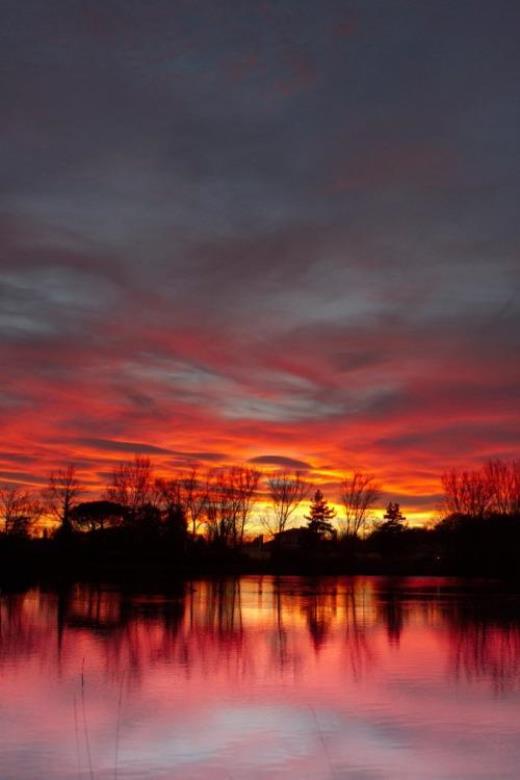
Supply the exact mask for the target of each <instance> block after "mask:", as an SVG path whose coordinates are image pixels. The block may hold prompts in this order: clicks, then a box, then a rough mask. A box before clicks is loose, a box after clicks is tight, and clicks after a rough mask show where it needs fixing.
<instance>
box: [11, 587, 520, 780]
mask: <svg viewBox="0 0 520 780" xmlns="http://www.w3.org/2000/svg"><path fill="white" fill-rule="evenodd" d="M0 621H1V622H0V778H1V780H54V779H56V780H63V779H64V778H66V779H67V780H74V779H75V778H87V779H88V780H93V779H94V778H95V779H97V780H106V779H107V778H111V779H112V778H114V779H115V780H126V779H128V780H130V778H131V779H132V780H141V779H143V780H144V778H146V779H147V780H163V779H166V778H168V779H172V780H173V778H175V780H177V779H178V780H213V778H214V779H215V780H224V778H226V779H229V778H235V779H236V778H244V780H245V779H246V778H247V780H273V779H276V778H291V780H292V778H298V780H303V778H309V780H321V779H322V778H323V779H325V778H335V779H337V780H339V778H352V779H353V780H354V779H355V780H380V779H382V778H384V780H388V779H393V778H395V779H396V780H406V779H407V778H410V780H418V779H420V778H429V779H431V780H444V779H445V778H450V780H465V778H483V779H484V778H485V780H505V779H506V778H511V780H512V779H513V778H515V780H516V778H518V777H519V776H520V598H519V597H518V596H515V595H508V594H505V593H500V591H499V590H497V586H496V585H495V586H492V585H491V584H489V583H470V582H465V581H462V580H453V579H444V578H443V579H432V578H421V579H413V578H400V579H392V578H375V577H366V578H363V577H357V578H347V577H330V578H327V577H320V578H302V577H282V578H273V577H266V576H263V577H256V576H255V577H243V578H241V579H238V580H237V579H235V580H230V579H229V580H224V581H197V582H193V583H191V584H187V585H185V586H184V587H183V588H182V590H181V589H179V591H178V592H173V593H171V594H169V595H166V596H165V595H161V596H158V595H150V594H148V595H146V594H135V593H123V592H121V591H119V590H114V589H108V588H98V587H91V586H85V585H78V586H75V587H73V588H70V589H69V590H68V591H63V592H59V593H58V592H44V591H42V590H31V591H28V592H26V593H24V594H3V595H2V596H1V597H0Z"/></svg>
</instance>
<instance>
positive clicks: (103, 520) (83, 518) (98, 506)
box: [70, 501, 125, 531]
mask: <svg viewBox="0 0 520 780" xmlns="http://www.w3.org/2000/svg"><path fill="white" fill-rule="evenodd" d="M124 511H125V510H124V508H123V507H122V506H121V504H115V503H114V502H113V501H83V502H82V503H80V504H77V506H75V507H74V509H73V510H72V511H71V513H70V519H71V522H72V523H73V525H74V526H77V528H78V529H79V530H82V531H102V530H103V529H104V528H105V527H106V526H107V525H112V526H114V525H119V524H120V523H121V520H122V518H123V516H124Z"/></svg>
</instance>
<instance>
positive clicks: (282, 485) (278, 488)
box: [262, 471, 309, 536]
mask: <svg viewBox="0 0 520 780" xmlns="http://www.w3.org/2000/svg"><path fill="white" fill-rule="evenodd" d="M267 486H268V490H269V497H270V499H271V506H272V515H271V516H269V515H268V516H265V517H264V518H262V522H263V523H264V525H265V526H266V528H267V530H268V531H269V532H270V533H271V534H272V535H273V536H275V535H276V534H280V533H283V531H285V530H286V529H287V527H288V524H289V521H290V519H291V517H292V515H293V514H294V512H295V510H296V509H297V508H298V507H299V505H300V504H301V502H302V501H303V499H304V498H305V497H306V496H307V494H308V492H309V485H308V484H307V482H305V481H304V480H303V478H302V476H301V473H300V472H298V471H295V472H294V474H290V473H289V472H286V471H285V472H277V473H276V474H273V475H271V476H270V477H269V479H268V480H267Z"/></svg>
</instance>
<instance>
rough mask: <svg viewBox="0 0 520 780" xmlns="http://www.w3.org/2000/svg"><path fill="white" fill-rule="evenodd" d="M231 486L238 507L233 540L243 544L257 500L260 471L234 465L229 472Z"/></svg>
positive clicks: (235, 504) (235, 505) (234, 502)
mask: <svg viewBox="0 0 520 780" xmlns="http://www.w3.org/2000/svg"><path fill="white" fill-rule="evenodd" d="M228 480H229V488H230V489H231V492H232V495H233V504H234V507H235V508H236V512H235V515H234V522H233V530H232V533H233V541H234V544H235V545H238V546H242V544H243V542H244V532H245V529H246V525H247V523H248V521H249V517H250V514H251V510H252V508H253V505H254V503H255V500H256V495H257V493H256V491H257V487H258V482H259V480H260V472H259V471H257V470H256V469H250V468H246V467H244V466H234V467H233V468H231V469H230V470H229V472H228Z"/></svg>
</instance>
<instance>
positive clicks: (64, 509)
mask: <svg viewBox="0 0 520 780" xmlns="http://www.w3.org/2000/svg"><path fill="white" fill-rule="evenodd" d="M80 493H81V485H80V483H79V480H78V479H77V476H76V467H75V466H74V465H73V464H72V463H70V464H69V465H68V466H66V467H65V468H64V469H58V470H57V471H53V472H52V473H51V475H50V476H49V484H48V486H47V488H46V489H45V490H44V491H43V497H44V501H45V507H46V509H47V511H48V512H49V514H50V515H51V516H53V517H54V519H55V520H57V521H58V522H59V523H60V525H61V528H62V529H70V528H71V512H72V509H73V507H74V503H75V501H76V499H77V497H78V496H79V495H80Z"/></svg>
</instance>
